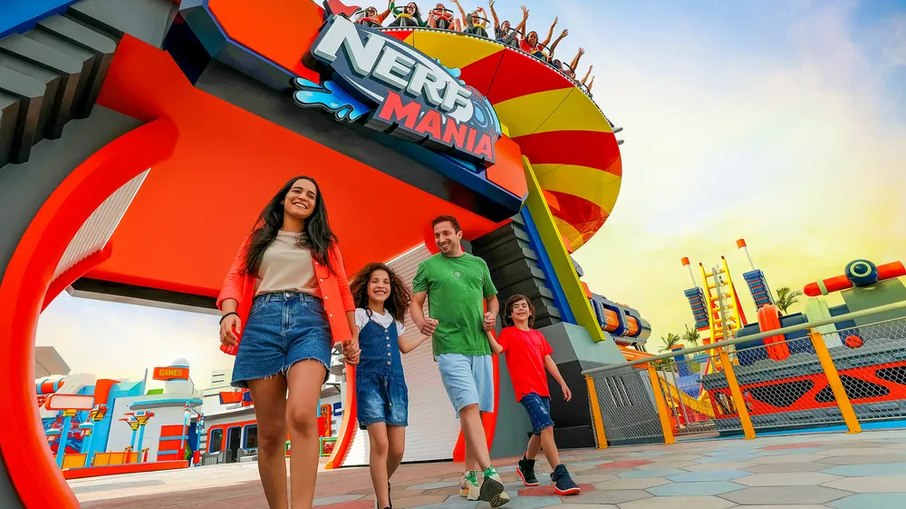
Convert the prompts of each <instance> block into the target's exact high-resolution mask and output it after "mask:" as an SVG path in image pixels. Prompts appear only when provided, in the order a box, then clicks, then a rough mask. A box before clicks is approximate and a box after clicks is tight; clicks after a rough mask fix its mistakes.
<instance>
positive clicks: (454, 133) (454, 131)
mask: <svg viewBox="0 0 906 509" xmlns="http://www.w3.org/2000/svg"><path fill="white" fill-rule="evenodd" d="M468 131H469V127H468V126H467V125H466V124H462V123H460V122H457V121H455V120H453V119H452V118H448V119H447V125H445V126H444V138H443V141H444V143H445V144H447V145H450V146H451V147H456V149H457V150H463V149H464V148H465V146H466V133H467V132H468Z"/></svg>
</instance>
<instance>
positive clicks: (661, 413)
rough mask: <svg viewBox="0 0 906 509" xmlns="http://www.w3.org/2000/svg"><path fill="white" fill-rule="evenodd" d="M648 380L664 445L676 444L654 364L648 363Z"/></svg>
mask: <svg viewBox="0 0 906 509" xmlns="http://www.w3.org/2000/svg"><path fill="white" fill-rule="evenodd" d="M648 379H649V380H651V392H652V393H654V402H655V404H657V416H658V419H659V420H660V422H661V431H662V432H663V433H664V443H665V444H667V445H670V444H672V443H675V442H676V437H674V436H673V426H672V425H671V424H670V414H669V412H670V410H669V409H668V408H667V399H666V398H665V397H664V391H662V390H661V385H660V384H661V382H660V377H659V376H657V371H656V370H655V369H654V363H651V362H649V363H648Z"/></svg>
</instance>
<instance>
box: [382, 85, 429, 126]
mask: <svg viewBox="0 0 906 509" xmlns="http://www.w3.org/2000/svg"><path fill="white" fill-rule="evenodd" d="M420 111H421V105H419V104H418V103H417V102H415V101H409V102H408V103H406V104H403V98H402V97H400V95H399V94H397V93H396V92H390V91H388V92H387V98H386V99H384V102H383V103H382V104H381V107H380V109H379V110H378V112H377V114H376V115H375V116H377V117H378V118H379V119H381V120H383V121H384V122H386V123H387V124H399V125H401V126H403V127H405V128H406V129H414V128H415V122H416V121H417V120H418V114H419V112H420Z"/></svg>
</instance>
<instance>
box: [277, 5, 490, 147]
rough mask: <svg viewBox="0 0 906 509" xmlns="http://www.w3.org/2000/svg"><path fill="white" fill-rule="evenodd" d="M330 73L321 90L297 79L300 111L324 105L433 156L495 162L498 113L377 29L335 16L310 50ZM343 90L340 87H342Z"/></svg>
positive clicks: (424, 57)
mask: <svg viewBox="0 0 906 509" xmlns="http://www.w3.org/2000/svg"><path fill="white" fill-rule="evenodd" d="M309 51H310V54H311V56H312V57H313V58H314V59H315V60H316V61H317V62H320V63H322V64H324V65H326V67H327V68H328V69H329V70H330V72H329V73H328V74H329V77H328V78H327V80H326V81H324V83H322V84H320V85H318V84H314V83H311V82H307V81H306V80H303V79H297V80H295V81H296V83H295V85H296V88H297V89H298V91H297V92H295V94H294V99H295V101H296V103H297V104H299V105H301V106H314V105H317V106H321V107H323V108H325V109H327V110H329V111H332V112H334V113H335V114H336V115H337V118H338V119H340V120H349V121H355V120H358V119H360V118H362V117H366V115H367V118H366V121H365V125H367V126H368V127H371V128H372V129H376V130H379V131H384V132H390V133H392V134H394V135H397V136H402V137H404V138H407V139H409V140H410V141H413V142H417V143H423V144H425V145H426V146H427V147H429V148H431V149H432V150H437V151H440V152H451V153H452V155H456V156H464V157H465V158H467V159H470V160H473V161H477V162H479V163H485V164H488V165H490V164H493V163H494V159H495V154H494V144H495V143H496V142H497V139H498V138H499V137H500V122H499V120H498V119H497V113H496V112H495V111H494V108H493V107H492V106H491V103H490V102H489V101H488V100H487V98H486V97H484V96H483V95H481V94H480V93H479V92H478V91H477V90H475V89H474V88H473V87H469V86H467V85H466V84H465V83H464V82H462V81H460V80H459V79H458V72H457V71H454V70H451V69H448V68H446V67H444V66H443V65H441V64H439V63H438V62H437V61H436V60H434V59H433V58H431V57H429V56H427V55H425V54H424V53H422V52H420V51H418V50H417V49H415V48H413V47H412V46H409V45H408V44H405V43H403V42H401V41H399V40H398V39H395V38H393V37H390V36H388V35H385V34H384V33H382V32H381V31H379V30H374V29H372V28H368V27H365V26H363V25H358V24H355V23H353V22H351V21H349V20H348V19H346V18H345V17H342V16H332V17H330V18H329V19H328V20H327V22H326V23H325V24H324V28H322V30H321V32H320V33H319V35H318V37H317V38H316V39H315V42H314V44H313V45H312V47H311V49H310V50H309ZM337 85H339V87H338V86H337Z"/></svg>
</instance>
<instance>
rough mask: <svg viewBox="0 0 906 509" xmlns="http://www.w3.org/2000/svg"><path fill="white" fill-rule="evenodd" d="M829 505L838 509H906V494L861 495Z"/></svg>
mask: <svg viewBox="0 0 906 509" xmlns="http://www.w3.org/2000/svg"><path fill="white" fill-rule="evenodd" d="M828 505H830V506H831V507H836V508H837V509H894V508H896V507H906V493H868V494H866V493H860V494H857V495H851V496H848V497H846V498H842V499H840V500H837V501H836V502H832V503H830V504H828Z"/></svg>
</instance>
